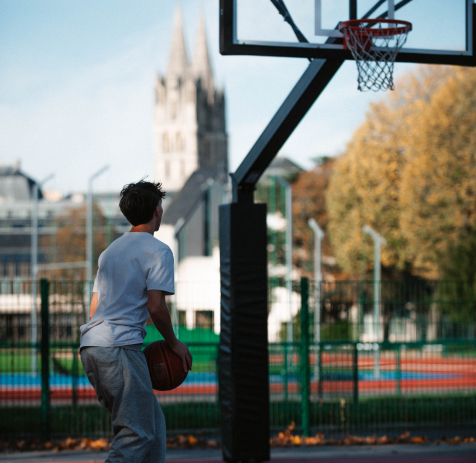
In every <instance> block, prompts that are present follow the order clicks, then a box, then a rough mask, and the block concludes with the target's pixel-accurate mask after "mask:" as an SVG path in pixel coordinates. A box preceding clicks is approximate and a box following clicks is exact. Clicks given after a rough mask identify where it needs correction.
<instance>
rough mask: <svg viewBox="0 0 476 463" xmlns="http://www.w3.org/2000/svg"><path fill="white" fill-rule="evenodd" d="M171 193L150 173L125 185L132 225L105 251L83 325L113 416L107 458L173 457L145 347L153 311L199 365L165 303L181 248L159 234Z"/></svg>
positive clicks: (86, 360) (87, 358)
mask: <svg viewBox="0 0 476 463" xmlns="http://www.w3.org/2000/svg"><path fill="white" fill-rule="evenodd" d="M164 196H165V192H163V191H162V190H161V185H160V183H150V182H145V181H140V182H138V183H131V184H130V185H126V186H125V187H124V188H123V190H122V191H121V201H120V203H119V206H120V208H121V211H122V213H123V214H124V215H125V217H126V218H127V220H128V221H129V222H130V223H131V224H132V228H131V230H130V231H129V232H127V233H124V235H123V236H121V237H120V238H118V239H117V240H116V241H114V242H113V243H112V244H111V245H110V246H109V247H108V248H107V249H106V250H105V251H104V252H103V253H102V254H101V256H100V257H99V269H98V273H97V276H96V280H95V281H94V288H93V297H92V301H91V307H90V311H89V316H90V319H91V320H90V321H89V323H87V324H86V325H83V326H81V347H80V353H81V362H82V363H83V367H84V371H85V372H86V375H87V376H88V379H89V381H90V383H91V384H92V386H93V387H94V389H95V391H96V394H97V397H98V400H99V402H100V404H101V405H102V406H103V407H104V408H105V409H106V411H107V412H108V413H109V414H110V415H111V419H112V430H113V432H114V440H113V441H112V444H111V449H110V451H109V455H108V458H107V460H106V462H105V463H119V462H120V463H135V462H137V463H139V462H144V463H164V462H165V444H166V437H165V419H164V415H163V413H162V410H161V408H160V405H159V403H158V402H157V399H156V398H155V396H154V393H153V390H152V383H151V380H150V376H149V371H148V368H147V363H146V360H145V357H144V354H143V353H142V349H141V347H142V342H143V340H144V337H145V335H146V330H145V329H144V324H145V322H146V321H147V319H148V318H149V316H150V317H151V319H152V321H153V322H154V325H155V326H156V327H157V329H158V330H159V331H160V333H161V334H162V336H163V337H164V339H165V340H166V341H167V343H168V344H169V346H170V347H171V348H172V350H173V351H174V352H175V353H176V354H177V355H178V356H179V357H180V358H181V359H182V362H183V368H184V370H185V371H188V370H191V368H192V356H191V354H190V352H189V350H188V348H187V346H186V345H185V344H184V343H182V342H180V341H179V340H178V339H177V338H176V336H175V334H174V332H173V329H172V324H171V321H170V315H169V310H168V308H167V305H166V303H165V296H166V295H168V294H174V262H173V255H172V252H171V250H170V248H169V247H168V246H167V245H165V244H164V243H162V242H161V241H159V240H157V239H155V238H154V236H153V235H154V232H156V231H157V230H158V229H159V227H160V222H161V220H162V214H163V209H162V198H163V197H164Z"/></svg>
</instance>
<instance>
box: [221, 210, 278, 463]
mask: <svg viewBox="0 0 476 463" xmlns="http://www.w3.org/2000/svg"><path fill="white" fill-rule="evenodd" d="M266 244H267V233H266V205H265V204H246V203H244V204H237V203H234V204H226V205H223V206H220V273H221V333H220V349H219V385H220V387H219V391H220V392H219V394H220V407H221V419H222V444H223V458H224V460H226V461H229V462H234V463H235V462H246V461H255V462H261V461H267V460H269V459H270V451H269V437H270V434H269V432H270V431H269V376H268V375H269V370H268V301H267V294H268V292H267V285H268V275H267V251H266Z"/></svg>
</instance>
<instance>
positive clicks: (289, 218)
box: [275, 176, 293, 343]
mask: <svg viewBox="0 0 476 463" xmlns="http://www.w3.org/2000/svg"><path fill="white" fill-rule="evenodd" d="M275 179H276V181H277V182H278V183H279V184H280V185H281V186H282V187H284V190H285V195H286V202H285V214H286V290H287V291H286V292H287V294H288V305H289V323H288V330H287V336H286V337H287V338H288V342H290V343H292V342H293V307H292V290H293V288H292V280H291V272H292V269H293V190H292V188H291V185H290V184H289V182H287V181H286V180H284V178H282V177H279V176H276V177H275Z"/></svg>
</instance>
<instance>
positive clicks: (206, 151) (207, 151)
mask: <svg viewBox="0 0 476 463" xmlns="http://www.w3.org/2000/svg"><path fill="white" fill-rule="evenodd" d="M203 153H204V155H205V159H207V160H208V161H209V160H210V159H211V158H212V149H211V144H210V140H208V139H207V138H205V140H203Z"/></svg>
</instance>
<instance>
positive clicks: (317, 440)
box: [269, 422, 476, 447]
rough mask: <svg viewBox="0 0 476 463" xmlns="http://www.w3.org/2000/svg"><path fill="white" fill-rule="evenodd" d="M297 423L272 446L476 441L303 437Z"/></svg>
mask: <svg viewBox="0 0 476 463" xmlns="http://www.w3.org/2000/svg"><path fill="white" fill-rule="evenodd" d="M295 427H296V425H295V424H294V422H293V423H291V424H290V425H289V426H288V429H286V431H284V432H280V433H279V434H278V435H277V436H276V437H273V438H272V439H270V441H269V443H270V444H271V447H293V446H313V445H385V444H429V443H433V444H439V443H445V444H453V445H455V444H466V443H472V442H476V439H475V438H474V437H464V438H462V437H459V436H456V437H452V438H448V437H442V438H441V439H437V440H431V439H428V438H427V437H421V436H416V437H412V436H410V433H409V432H408V431H407V432H404V433H403V434H401V435H400V436H398V437H387V436H381V437H377V436H368V437H358V436H352V435H349V436H347V437H346V438H345V439H332V438H330V439H325V438H324V434H322V433H318V434H316V435H315V436H314V437H302V436H298V435H294V434H293V431H294V429H295Z"/></svg>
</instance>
